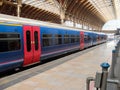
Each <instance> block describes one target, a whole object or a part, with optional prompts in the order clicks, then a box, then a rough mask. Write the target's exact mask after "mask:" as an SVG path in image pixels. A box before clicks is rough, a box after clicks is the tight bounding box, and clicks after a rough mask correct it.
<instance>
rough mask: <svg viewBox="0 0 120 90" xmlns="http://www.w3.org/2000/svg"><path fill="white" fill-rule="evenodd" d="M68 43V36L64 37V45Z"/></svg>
mask: <svg viewBox="0 0 120 90" xmlns="http://www.w3.org/2000/svg"><path fill="white" fill-rule="evenodd" d="M67 43H69V35H64V44H67Z"/></svg>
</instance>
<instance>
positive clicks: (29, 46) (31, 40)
mask: <svg viewBox="0 0 120 90" xmlns="http://www.w3.org/2000/svg"><path fill="white" fill-rule="evenodd" d="M23 33H24V63H23V66H28V65H30V64H33V63H37V62H39V61H40V56H41V46H40V28H39V27H37V26H23Z"/></svg>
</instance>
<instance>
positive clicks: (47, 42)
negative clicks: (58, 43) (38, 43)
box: [42, 34, 52, 47]
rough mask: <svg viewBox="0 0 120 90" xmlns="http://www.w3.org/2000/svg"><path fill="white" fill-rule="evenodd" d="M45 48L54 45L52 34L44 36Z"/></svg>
mask: <svg viewBox="0 0 120 90" xmlns="http://www.w3.org/2000/svg"><path fill="white" fill-rule="evenodd" d="M42 42H43V47H46V46H51V45H52V35H51V34H43V35H42Z"/></svg>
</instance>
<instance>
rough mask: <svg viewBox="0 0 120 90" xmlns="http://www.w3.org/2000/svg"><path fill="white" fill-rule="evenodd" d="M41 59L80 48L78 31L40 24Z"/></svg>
mask: <svg viewBox="0 0 120 90" xmlns="http://www.w3.org/2000/svg"><path fill="white" fill-rule="evenodd" d="M40 29H41V47H42V50H41V53H42V54H41V59H42V60H43V59H47V58H50V57H54V56H57V55H60V54H64V53H67V52H71V51H75V50H79V49H80V31H76V30H68V29H65V28H57V27H56V28H55V27H47V26H40Z"/></svg>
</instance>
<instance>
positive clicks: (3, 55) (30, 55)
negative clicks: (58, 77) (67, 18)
mask: <svg viewBox="0 0 120 90" xmlns="http://www.w3.org/2000/svg"><path fill="white" fill-rule="evenodd" d="M106 41H107V35H106V34H104V33H97V32H92V31H85V30H81V29H78V28H72V27H67V26H63V25H59V24H53V23H47V22H42V21H37V20H31V19H26V18H20V17H19V18H18V17H15V16H9V15H3V14H0V72H3V71H7V70H11V69H15V68H20V67H26V66H30V65H33V64H36V63H40V62H41V61H43V60H45V59H48V58H51V57H55V56H58V55H62V54H64V53H68V52H73V51H76V50H82V49H85V48H88V47H91V46H94V45H98V44H100V43H104V42H106Z"/></svg>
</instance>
